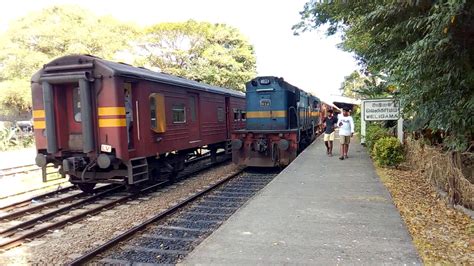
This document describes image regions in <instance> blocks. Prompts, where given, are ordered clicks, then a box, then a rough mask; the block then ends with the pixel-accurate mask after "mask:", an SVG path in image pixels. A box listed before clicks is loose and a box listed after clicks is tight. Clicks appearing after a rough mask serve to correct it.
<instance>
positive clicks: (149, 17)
mask: <svg viewBox="0 0 474 266" xmlns="http://www.w3.org/2000/svg"><path fill="white" fill-rule="evenodd" d="M307 1H308V0H154V1H153V0H133V1H122V0H115V1H113V0H102V1H99V0H81V1H77V0H76V1H74V0H49V1H48V0H15V1H2V2H1V3H0V9H1V10H2V16H0V32H3V31H5V30H6V29H7V28H8V23H9V22H10V21H12V20H15V19H18V18H20V17H22V16H25V15H27V14H28V12H31V11H39V10H41V9H43V8H46V7H49V6H52V5H61V4H75V5H79V6H81V7H83V8H86V9H88V10H91V11H92V12H94V13H95V14H96V15H111V16H113V17H115V18H117V19H119V20H121V21H124V22H130V23H136V24H138V25H141V26H146V25H152V24H156V23H160V22H179V21H186V20H188V19H194V20H196V21H209V22H212V23H225V24H228V25H230V26H233V27H235V28H238V29H239V30H240V31H241V33H242V34H243V35H245V36H246V37H247V38H248V39H249V41H250V43H251V44H252V45H253V46H254V48H255V53H256V57H257V72H258V75H261V76H262V75H271V76H279V77H283V78H284V79H285V80H286V81H288V82H289V83H291V84H293V85H296V86H298V87H299V88H301V89H303V90H305V91H308V92H312V93H314V94H315V95H317V96H320V97H324V96H329V95H339V94H340V91H339V88H340V85H341V83H342V81H343V80H344V76H347V75H349V74H350V73H351V72H352V71H353V70H356V69H357V64H356V61H355V60H354V58H353V56H352V55H351V54H349V53H346V52H343V51H341V50H339V49H338V48H337V47H336V45H337V44H338V43H339V42H340V39H339V38H337V37H331V38H328V37H326V36H325V35H324V32H323V31H321V30H316V31H312V32H306V33H303V34H301V35H300V36H294V35H293V31H292V30H291V27H292V25H294V24H296V23H298V22H299V11H301V10H303V6H304V4H305V2H307Z"/></svg>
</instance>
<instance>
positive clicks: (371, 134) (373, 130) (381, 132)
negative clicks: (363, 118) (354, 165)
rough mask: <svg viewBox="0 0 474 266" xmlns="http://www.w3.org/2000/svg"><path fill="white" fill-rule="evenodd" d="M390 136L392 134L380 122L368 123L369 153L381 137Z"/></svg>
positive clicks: (366, 138) (367, 139) (367, 140)
mask: <svg viewBox="0 0 474 266" xmlns="http://www.w3.org/2000/svg"><path fill="white" fill-rule="evenodd" d="M388 136H390V135H389V133H388V132H387V130H386V129H385V128H383V127H382V126H381V125H380V124H378V123H371V124H368V125H367V128H366V136H365V141H366V144H367V148H368V150H369V153H371V154H372V152H373V150H374V146H375V143H376V142H377V141H378V140H379V139H381V138H384V137H388Z"/></svg>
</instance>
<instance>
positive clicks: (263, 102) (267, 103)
mask: <svg viewBox="0 0 474 266" xmlns="http://www.w3.org/2000/svg"><path fill="white" fill-rule="evenodd" d="M271 104H272V100H270V99H260V107H268V106H270V105H271Z"/></svg>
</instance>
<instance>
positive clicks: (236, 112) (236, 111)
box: [234, 108, 240, 121]
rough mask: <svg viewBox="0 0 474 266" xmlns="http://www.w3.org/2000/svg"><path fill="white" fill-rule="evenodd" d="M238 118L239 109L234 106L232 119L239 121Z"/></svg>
mask: <svg viewBox="0 0 474 266" xmlns="http://www.w3.org/2000/svg"><path fill="white" fill-rule="evenodd" d="M239 119H240V111H239V109H236V108H234V121H239Z"/></svg>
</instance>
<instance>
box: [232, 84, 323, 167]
mask: <svg viewBox="0 0 474 266" xmlns="http://www.w3.org/2000/svg"><path fill="white" fill-rule="evenodd" d="M246 89H247V93H246V104H247V112H246V114H245V113H243V114H242V117H241V119H242V120H245V121H246V127H245V129H243V130H237V131H234V132H233V133H232V160H233V162H234V163H235V164H238V165H243V166H257V167H274V166H286V165H288V164H289V163H290V162H291V161H293V160H294V159H295V158H296V156H297V155H298V152H300V151H301V150H303V149H304V148H305V147H306V146H307V145H309V144H310V143H311V142H312V141H313V140H314V139H315V137H316V133H317V131H318V127H319V125H320V119H319V118H320V108H321V101H320V100H319V99H318V98H317V97H315V96H313V95H311V94H309V93H307V92H305V91H303V90H301V89H299V88H297V87H295V86H293V85H291V84H289V83H288V82H286V81H284V80H283V78H278V77H273V76H267V77H257V78H254V79H253V80H251V81H249V82H247V83H246Z"/></svg>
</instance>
